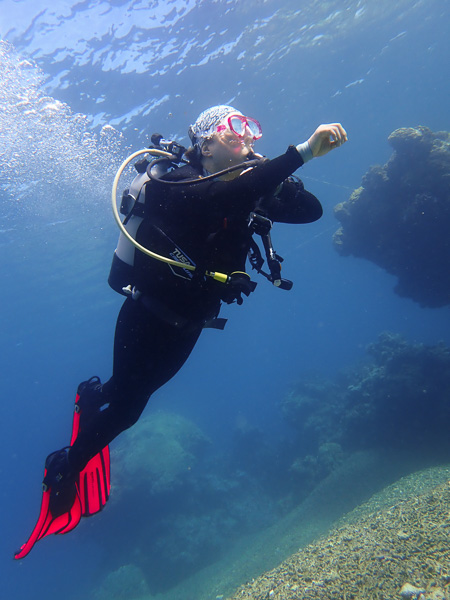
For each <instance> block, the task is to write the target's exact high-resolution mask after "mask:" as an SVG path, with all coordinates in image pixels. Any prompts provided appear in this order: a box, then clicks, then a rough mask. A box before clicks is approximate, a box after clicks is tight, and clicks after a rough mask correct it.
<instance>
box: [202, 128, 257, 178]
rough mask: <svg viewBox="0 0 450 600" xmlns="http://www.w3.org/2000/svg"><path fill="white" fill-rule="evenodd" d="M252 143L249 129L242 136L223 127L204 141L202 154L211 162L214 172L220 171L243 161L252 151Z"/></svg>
mask: <svg viewBox="0 0 450 600" xmlns="http://www.w3.org/2000/svg"><path fill="white" fill-rule="evenodd" d="M253 143H254V141H253V136H252V134H251V133H250V131H247V132H246V134H244V135H243V136H238V135H236V134H235V133H233V132H232V131H230V130H229V129H225V130H224V131H221V132H219V133H215V134H214V135H213V136H212V137H211V138H210V139H209V140H207V141H206V142H205V143H204V145H203V148H202V154H203V156H205V157H207V158H208V159H209V161H211V162H212V163H213V165H214V172H217V171H222V170H223V169H227V168H228V167H234V166H235V165H238V164H240V163H241V162H244V161H245V159H246V158H247V157H248V155H249V154H250V153H251V152H252V151H253Z"/></svg>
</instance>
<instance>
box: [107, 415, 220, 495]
mask: <svg viewBox="0 0 450 600" xmlns="http://www.w3.org/2000/svg"><path fill="white" fill-rule="evenodd" d="M209 444H210V441H209V440H208V438H207V437H206V436H205V435H204V434H203V433H202V432H201V430H200V429H199V428H198V427H197V426H196V425H195V424H194V423H192V421H189V420H188V419H185V418H184V417H182V416H180V415H176V414H172V413H167V412H157V413H154V414H152V415H150V416H148V417H145V418H143V419H141V420H140V421H139V423H138V424H137V425H136V426H135V427H133V428H132V429H130V430H129V431H127V432H126V434H125V435H124V436H123V438H122V439H121V441H120V442H119V445H118V448H117V450H116V451H115V455H114V466H115V467H116V468H117V478H118V482H119V484H120V480H121V478H122V477H124V478H125V480H126V482H127V486H126V487H129V481H130V480H134V481H138V482H140V485H143V486H145V487H146V488H147V492H148V493H149V495H157V494H161V493H164V492H169V491H173V490H174V489H176V488H178V487H180V486H182V485H183V483H184V481H185V480H186V478H188V477H189V476H190V475H191V471H192V469H193V467H194V466H195V465H196V464H197V462H198V459H199V458H200V456H201V455H202V454H203V453H204V451H205V449H206V448H207V447H208V446H209ZM116 481H117V479H116ZM119 487H120V486H119Z"/></svg>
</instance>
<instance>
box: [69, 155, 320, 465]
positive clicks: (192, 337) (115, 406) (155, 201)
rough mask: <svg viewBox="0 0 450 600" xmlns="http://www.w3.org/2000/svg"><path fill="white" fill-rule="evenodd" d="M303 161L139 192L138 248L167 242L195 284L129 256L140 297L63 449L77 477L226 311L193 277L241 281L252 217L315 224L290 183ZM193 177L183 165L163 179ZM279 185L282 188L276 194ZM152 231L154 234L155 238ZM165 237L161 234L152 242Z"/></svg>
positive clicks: (210, 288)
mask: <svg viewBox="0 0 450 600" xmlns="http://www.w3.org/2000/svg"><path fill="white" fill-rule="evenodd" d="M302 164H303V160H302V158H301V156H300V154H299V153H298V152H297V150H296V149H295V148H294V147H289V148H288V150H287V152H286V153H285V154H283V155H281V156H279V157H277V158H275V159H273V160H265V161H261V163H260V164H258V165H257V166H256V167H254V168H253V169H250V170H249V171H247V172H244V173H242V174H241V175H240V176H239V177H236V178H235V179H233V180H231V181H223V180H219V179H214V180H209V181H202V180H201V179H199V182H198V184H194V185H192V184H191V185H187V184H185V185H168V184H163V183H158V182H157V181H154V180H151V181H150V182H148V183H147V184H146V196H145V209H144V211H145V212H144V220H143V222H142V224H141V225H140V227H139V229H138V233H137V236H136V239H137V241H138V242H140V243H141V244H142V245H143V246H145V247H147V248H155V245H156V247H157V246H158V240H160V239H161V235H162V236H168V237H169V238H170V240H172V241H173V242H175V243H176V244H177V245H178V247H179V248H181V249H182V250H183V252H184V253H185V254H186V255H187V256H188V257H189V259H190V260H191V261H193V262H194V263H195V264H196V265H197V267H198V269H197V271H198V272H199V273H200V276H198V275H195V276H194V277H192V276H191V275H192V274H191V273H185V274H184V276H180V274H181V275H183V273H182V272H181V271H178V272H177V274H176V275H175V274H174V273H173V270H172V269H171V268H170V267H169V266H168V265H167V264H166V263H162V262H159V261H156V260H155V259H153V258H150V257H147V256H145V255H144V254H143V253H141V252H138V251H136V257H135V273H136V279H135V281H134V282H133V283H134V285H135V287H136V288H137V290H139V292H140V297H139V298H137V299H132V298H127V300H125V302H124V304H123V306H122V309H121V310H120V313H119V317H118V320H117V325H116V332H115V339H114V364H113V376H112V377H111V379H110V380H109V381H108V382H106V383H105V384H104V385H103V387H102V389H101V391H100V390H99V394H100V395H101V402H99V404H100V403H101V404H104V405H106V407H105V408H104V410H102V411H101V412H98V414H97V416H96V417H95V419H93V420H92V422H90V423H89V424H88V426H86V427H85V428H84V429H83V430H82V431H81V433H80V434H79V435H78V438H77V440H76V442H75V444H74V445H73V447H72V448H71V451H70V455H69V456H70V458H69V460H70V463H71V465H72V466H73V467H74V468H76V469H82V468H83V467H84V465H85V464H86V462H87V461H88V460H89V458H90V457H92V456H94V455H95V454H96V453H97V452H99V451H100V450H101V449H102V448H103V447H104V446H106V445H107V444H108V443H109V442H110V441H111V440H113V439H114V438H115V437H116V436H117V435H118V434H119V433H120V432H121V431H123V430H125V429H127V428H128V427H130V426H131V425H133V424H134V423H135V422H136V421H137V420H138V418H139V416H140V415H141V413H142V411H143V409H144V408H145V406H146V404H147V401H148V399H149V397H150V396H151V394H152V393H153V392H155V391H156V390H157V389H158V388H159V387H161V386H162V385H164V384H165V383H166V382H167V381H169V379H171V378H172V377H173V376H174V375H175V374H176V373H177V371H178V370H179V369H180V368H181V367H182V365H183V364H184V362H185V361H186V359H187V358H188V356H189V354H190V353H191V351H192V349H193V348H194V346H195V343H196V341H197V339H198V337H199V335H200V333H201V331H202V329H203V326H204V324H205V322H206V321H208V320H209V319H211V318H212V317H215V316H217V315H218V313H219V309H220V304H221V302H222V301H229V298H228V295H229V289H228V287H227V285H226V284H224V283H220V282H217V281H214V280H212V279H211V278H208V277H206V278H204V277H201V273H202V270H205V269H206V270H212V271H219V272H222V273H227V274H230V273H232V272H235V271H245V263H246V258H247V253H248V250H249V247H250V244H251V240H252V231H251V230H250V229H249V227H248V217H249V214H250V212H251V211H253V210H255V209H257V210H258V211H259V212H261V213H263V214H264V215H265V216H267V217H268V218H269V219H271V220H272V221H277V222H282V223H310V222H312V221H315V220H317V219H319V218H320V217H321V215H322V207H321V205H320V203H319V201H318V200H317V198H316V197H315V196H313V195H312V194H310V193H309V192H307V191H306V190H305V189H304V187H303V184H302V183H301V182H300V181H297V180H294V179H291V178H290V177H289V176H290V175H291V174H292V173H293V172H294V171H295V170H296V169H298V168H299V167H300V166H302ZM199 177H200V173H199V171H198V170H196V169H195V168H194V167H192V166H191V165H186V166H184V167H181V168H179V169H176V170H174V171H172V172H171V173H169V174H168V175H167V176H166V177H165V179H167V180H171V181H178V182H182V181H183V180H188V179H189V180H192V179H196V178H199ZM280 184H282V185H281V186H280ZM155 227H156V229H155ZM158 229H159V230H161V231H162V232H164V233H163V234H161V231H158Z"/></svg>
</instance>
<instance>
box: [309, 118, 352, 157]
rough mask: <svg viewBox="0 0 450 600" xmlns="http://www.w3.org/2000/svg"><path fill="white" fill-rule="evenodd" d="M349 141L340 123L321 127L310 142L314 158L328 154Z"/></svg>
mask: <svg viewBox="0 0 450 600" xmlns="http://www.w3.org/2000/svg"><path fill="white" fill-rule="evenodd" d="M346 141H347V132H346V131H345V129H344V128H343V127H342V125H341V124H340V123H328V124H327V125H319V127H318V128H317V129H316V130H315V132H314V133H313V134H312V136H311V137H310V138H309V140H308V144H309V147H310V148H311V152H312V155H313V157H314V158H316V157H318V156H324V155H325V154H328V152H330V150H334V148H339V146H342V144H345V142H346Z"/></svg>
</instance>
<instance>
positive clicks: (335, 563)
mask: <svg viewBox="0 0 450 600" xmlns="http://www.w3.org/2000/svg"><path fill="white" fill-rule="evenodd" d="M443 479H444V480H445V479H447V481H446V482H445V483H439V485H435V486H434V487H433V480H434V482H435V483H437V482H442V481H443ZM402 496H404V497H405V500H402V499H401V498H402ZM390 500H391V501H392V504H390ZM397 598H398V599H401V598H411V599H413V600H414V599H417V600H419V599H420V600H450V467H441V468H437V469H432V470H426V471H424V472H422V473H415V474H413V475H411V476H409V477H406V478H404V479H402V480H400V481H399V482H397V483H395V484H393V485H391V486H389V487H387V488H386V489H384V490H383V491H382V492H380V493H379V494H376V495H375V496H374V497H373V498H372V499H371V500H370V501H369V502H367V503H366V504H364V505H363V506H360V507H358V508H356V509H355V510H353V511H352V512H351V513H349V514H348V515H346V516H345V517H343V518H342V519H340V521H339V522H338V523H337V524H336V527H335V528H334V529H333V531H332V532H331V533H330V534H329V535H328V536H327V537H323V538H321V539H319V540H318V541H316V542H314V543H311V544H309V545H308V546H306V547H305V548H303V549H302V550H300V551H299V552H297V553H295V554H293V555H292V556H291V557H290V558H288V559H287V560H285V561H284V562H282V563H281V564H280V565H279V566H278V567H276V568H275V569H273V570H271V571H269V572H267V573H265V574H263V575H261V576H260V577H258V578H256V579H254V580H252V581H251V582H249V583H247V584H246V585H244V586H242V587H241V588H240V589H239V590H238V591H237V592H236V593H235V594H234V595H233V596H232V597H231V598H230V600H247V599H252V600H266V599H267V600H394V599H397Z"/></svg>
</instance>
